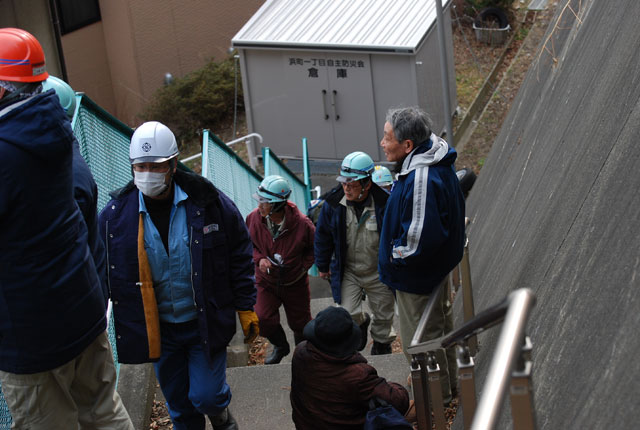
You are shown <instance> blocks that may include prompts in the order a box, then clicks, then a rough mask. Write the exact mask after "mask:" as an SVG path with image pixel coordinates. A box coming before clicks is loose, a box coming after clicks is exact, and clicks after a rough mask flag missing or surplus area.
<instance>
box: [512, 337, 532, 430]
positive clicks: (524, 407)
mask: <svg viewBox="0 0 640 430" xmlns="http://www.w3.org/2000/svg"><path fill="white" fill-rule="evenodd" d="M531 350H532V345H531V339H529V336H526V337H525V339H524V345H523V346H522V350H521V352H520V359H519V360H518V365H517V366H516V369H514V371H513V373H512V374H511V416H512V417H513V428H514V430H534V429H535V428H536V419H535V407H534V403H533V384H532V382H531V370H532V367H533V363H532V361H531Z"/></svg>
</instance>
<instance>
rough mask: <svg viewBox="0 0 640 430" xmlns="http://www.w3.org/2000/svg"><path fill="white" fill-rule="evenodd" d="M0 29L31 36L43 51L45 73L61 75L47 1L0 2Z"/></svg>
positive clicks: (8, 0) (16, 0)
mask: <svg viewBox="0 0 640 430" xmlns="http://www.w3.org/2000/svg"><path fill="white" fill-rule="evenodd" d="M0 27H16V28H22V29H24V30H27V31H28V32H29V33H31V34H33V35H34V36H35V37H36V39H38V41H39V42H40V45H42V49H43V50H44V56H45V61H46V65H47V71H48V72H49V73H50V74H52V75H54V76H61V75H62V72H61V71H60V70H61V69H60V61H59V58H58V49H57V48H56V41H55V38H54V34H55V33H54V31H53V23H52V22H51V16H50V14H49V2H48V1H47V0H0Z"/></svg>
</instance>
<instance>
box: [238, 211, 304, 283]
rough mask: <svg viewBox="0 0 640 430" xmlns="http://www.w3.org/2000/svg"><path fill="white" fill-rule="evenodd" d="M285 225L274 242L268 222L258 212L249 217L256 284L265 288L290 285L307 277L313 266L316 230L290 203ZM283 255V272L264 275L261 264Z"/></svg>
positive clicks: (277, 271) (286, 212)
mask: <svg viewBox="0 0 640 430" xmlns="http://www.w3.org/2000/svg"><path fill="white" fill-rule="evenodd" d="M284 211H285V212H284V214H285V218H284V225H283V227H282V228H281V231H280V234H279V235H278V236H277V237H276V238H275V239H274V238H273V236H272V235H271V232H270V231H269V228H268V227H267V221H266V220H265V219H264V218H263V217H262V215H260V212H258V209H254V210H253V211H252V212H251V213H250V214H249V215H247V226H248V227H249V233H250V234H251V240H252V241H253V262H254V264H255V266H256V283H258V284H259V285H261V286H264V287H268V286H271V287H276V286H278V285H290V284H292V283H294V282H295V281H297V280H299V279H301V278H302V276H305V275H303V274H306V272H307V270H309V268H310V267H311V266H312V265H313V235H314V232H315V227H314V226H313V223H312V222H311V220H310V219H309V218H307V217H306V216H305V215H303V214H302V212H300V210H299V209H298V207H297V206H296V205H295V204H294V203H292V202H287V205H286V206H285V207H284ZM274 254H280V255H281V256H282V259H283V261H284V267H283V268H282V269H279V268H276V269H275V270H271V271H270V272H271V273H262V272H261V271H260V270H259V268H258V266H259V264H260V260H262V259H263V258H267V257H271V258H272V259H273V257H274Z"/></svg>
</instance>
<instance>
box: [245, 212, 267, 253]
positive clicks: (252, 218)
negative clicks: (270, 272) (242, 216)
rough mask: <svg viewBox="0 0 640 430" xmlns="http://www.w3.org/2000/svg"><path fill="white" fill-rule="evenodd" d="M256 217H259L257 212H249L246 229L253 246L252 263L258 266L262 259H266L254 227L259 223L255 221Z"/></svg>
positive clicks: (257, 220)
mask: <svg viewBox="0 0 640 430" xmlns="http://www.w3.org/2000/svg"><path fill="white" fill-rule="evenodd" d="M256 216H260V215H259V214H258V213H257V212H255V211H254V212H251V213H250V214H249V215H247V228H248V229H249V235H250V236H251V242H252V244H253V263H254V264H256V265H258V264H260V260H262V259H263V258H267V256H266V255H265V254H264V252H263V251H262V246H261V244H260V243H258V233H257V231H256V230H257V228H258V226H257V225H256V224H257V223H259V222H260V220H259V218H258V219H256Z"/></svg>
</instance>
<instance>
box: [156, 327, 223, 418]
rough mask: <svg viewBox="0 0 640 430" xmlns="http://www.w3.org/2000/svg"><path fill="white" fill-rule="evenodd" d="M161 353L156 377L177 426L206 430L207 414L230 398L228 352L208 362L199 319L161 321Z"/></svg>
mask: <svg viewBox="0 0 640 430" xmlns="http://www.w3.org/2000/svg"><path fill="white" fill-rule="evenodd" d="M160 333H161V337H162V355H161V356H160V360H158V362H157V363H155V364H154V367H155V370H156V377H157V378H158V382H160V388H161V389H162V394H164V397H165V399H167V405H168V408H169V415H170V416H171V421H172V422H173V428H174V429H175V430H204V428H205V417H204V416H205V415H209V416H215V415H218V414H220V413H221V412H222V411H224V408H226V407H227V406H228V405H229V402H230V401H231V389H230V388H229V385H227V380H226V374H225V372H226V368H227V352H226V350H224V349H223V350H222V351H220V352H218V353H217V354H215V355H214V356H213V357H212V361H211V362H209V361H208V360H207V357H206V353H205V351H204V349H203V348H202V345H201V337H200V332H199V330H198V321H197V320H193V321H188V322H185V323H178V324H171V323H161V326H160Z"/></svg>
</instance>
